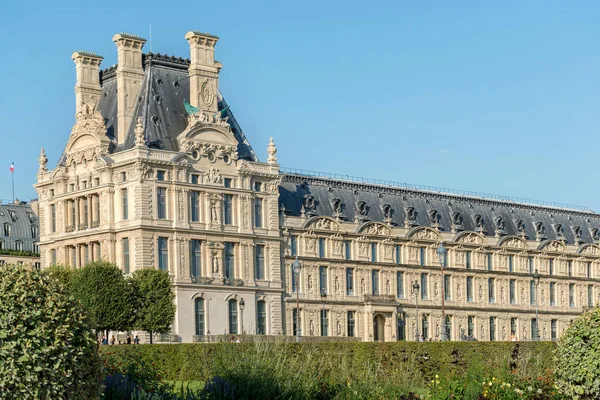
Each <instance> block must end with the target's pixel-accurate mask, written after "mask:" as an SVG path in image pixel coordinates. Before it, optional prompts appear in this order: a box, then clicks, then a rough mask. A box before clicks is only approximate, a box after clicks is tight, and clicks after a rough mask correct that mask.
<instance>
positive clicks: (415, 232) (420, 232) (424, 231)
mask: <svg viewBox="0 0 600 400" xmlns="http://www.w3.org/2000/svg"><path fill="white" fill-rule="evenodd" d="M406 237H407V238H413V239H419V240H433V241H439V240H440V235H439V233H437V232H436V231H434V230H433V229H431V228H426V227H422V226H421V227H417V228H414V229H412V230H411V231H410V232H408V234H407V235H406Z"/></svg>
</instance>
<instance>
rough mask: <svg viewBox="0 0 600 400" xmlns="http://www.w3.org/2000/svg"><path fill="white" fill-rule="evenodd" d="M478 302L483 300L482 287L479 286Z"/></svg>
mask: <svg viewBox="0 0 600 400" xmlns="http://www.w3.org/2000/svg"><path fill="white" fill-rule="evenodd" d="M479 300H483V286H481V285H479Z"/></svg>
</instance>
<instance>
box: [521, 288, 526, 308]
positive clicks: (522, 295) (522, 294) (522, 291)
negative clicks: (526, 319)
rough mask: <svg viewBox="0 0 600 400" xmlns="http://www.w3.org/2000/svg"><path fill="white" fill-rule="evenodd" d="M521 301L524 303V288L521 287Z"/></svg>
mask: <svg viewBox="0 0 600 400" xmlns="http://www.w3.org/2000/svg"><path fill="white" fill-rule="evenodd" d="M521 303H522V304H525V289H523V288H521Z"/></svg>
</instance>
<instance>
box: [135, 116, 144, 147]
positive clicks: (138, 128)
mask: <svg viewBox="0 0 600 400" xmlns="http://www.w3.org/2000/svg"><path fill="white" fill-rule="evenodd" d="M133 132H134V134H135V145H136V146H143V145H145V144H146V138H145V137H144V126H143V125H142V117H138V118H137V122H136V124H135V130H134V131H133Z"/></svg>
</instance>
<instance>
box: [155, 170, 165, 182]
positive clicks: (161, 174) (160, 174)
mask: <svg viewBox="0 0 600 400" xmlns="http://www.w3.org/2000/svg"><path fill="white" fill-rule="evenodd" d="M156 180H157V181H164V180H165V171H156Z"/></svg>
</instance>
